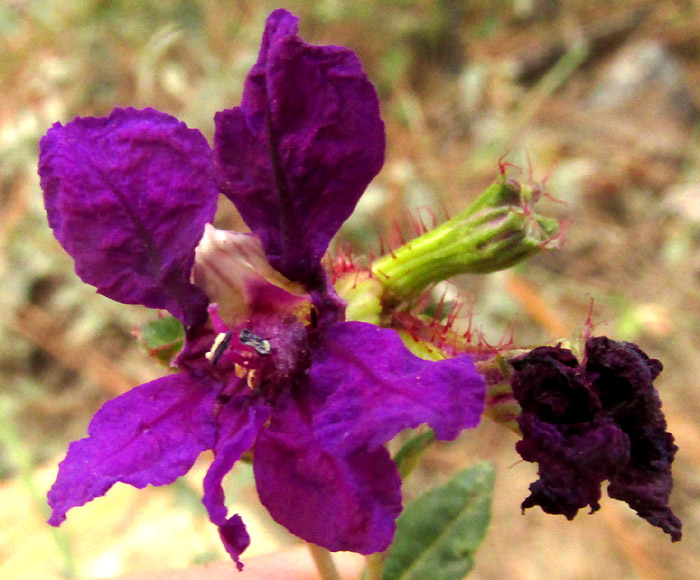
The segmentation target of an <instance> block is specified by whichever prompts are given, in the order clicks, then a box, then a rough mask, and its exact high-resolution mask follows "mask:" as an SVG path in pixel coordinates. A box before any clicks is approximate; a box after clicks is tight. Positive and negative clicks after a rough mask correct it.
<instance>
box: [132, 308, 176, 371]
mask: <svg viewBox="0 0 700 580" xmlns="http://www.w3.org/2000/svg"><path fill="white" fill-rule="evenodd" d="M140 339H141V342H142V343H143V344H144V346H145V347H146V348H147V349H148V351H149V353H150V355H151V356H154V357H156V358H157V359H158V360H159V361H160V362H161V363H163V364H164V365H166V366H168V365H170V363H171V362H172V360H173V359H174V358H175V357H176V356H177V354H178V353H179V352H180V351H181V350H182V344H183V342H184V340H185V329H184V327H183V326H182V323H181V322H180V321H179V320H178V319H177V318H175V317H174V316H165V317H163V318H158V319H156V320H152V321H150V322H146V323H145V324H142V325H141V333H140Z"/></svg>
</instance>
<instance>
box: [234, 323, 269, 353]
mask: <svg viewBox="0 0 700 580" xmlns="http://www.w3.org/2000/svg"><path fill="white" fill-rule="evenodd" d="M238 340H240V341H241V344H245V345H246V346H252V347H253V348H254V349H255V352H257V353H258V354H260V355H266V354H270V351H272V346H271V345H270V341H269V340H266V339H264V338H263V337H262V336H258V335H257V334H253V333H252V332H251V331H250V330H248V329H247V328H244V329H243V330H241V333H240V334H239V335H238Z"/></svg>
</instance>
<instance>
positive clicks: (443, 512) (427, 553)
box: [382, 461, 496, 580]
mask: <svg viewBox="0 0 700 580" xmlns="http://www.w3.org/2000/svg"><path fill="white" fill-rule="evenodd" d="M495 473H496V472H495V469H494V467H493V466H492V465H491V464H490V463H488V462H485V461H484V462H481V463H478V464H476V465H474V466H473V467H471V468H469V469H467V470H465V471H462V472H461V473H459V474H458V475H457V476H456V477H454V478H453V479H452V480H450V481H449V482H448V483H447V484H445V485H443V486H442V487H439V488H437V489H434V490H432V491H429V492H427V493H426V494H424V495H422V496H421V497H419V498H418V499H416V500H415V501H413V502H412V503H410V504H409V505H408V506H407V507H406V509H405V510H404V511H403V513H402V514H401V515H400V516H399V519H398V520H397V522H396V524H397V529H396V536H395V537H394V543H393V544H392V546H391V548H389V552H388V555H387V558H386V560H385V563H384V573H383V576H382V580H426V578H430V579H431V580H462V579H463V578H464V577H465V576H466V575H467V574H468V573H469V571H470V570H471V569H472V568H473V566H474V554H475V552H476V549H477V548H478V547H479V545H480V544H481V542H482V540H483V539H484V536H485V535H486V530H487V528H488V526H489V522H490V519H491V499H492V496H493V487H494V482H495Z"/></svg>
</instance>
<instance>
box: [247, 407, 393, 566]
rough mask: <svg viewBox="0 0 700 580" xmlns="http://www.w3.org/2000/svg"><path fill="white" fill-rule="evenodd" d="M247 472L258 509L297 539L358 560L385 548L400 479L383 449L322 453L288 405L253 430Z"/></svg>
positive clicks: (295, 412)
mask: <svg viewBox="0 0 700 580" xmlns="http://www.w3.org/2000/svg"><path fill="white" fill-rule="evenodd" d="M253 468H254V470H255V480H256V482H257V487H258V495H259V496H260V500H261V501H262V503H263V505H264V506H265V507H266V508H267V509H268V510H269V512H270V514H271V515H272V517H273V518H274V519H275V520H276V521H277V522H278V523H280V524H281V525H283V526H284V527H286V528H287V529H288V530H289V531H290V532H292V533H293V534H296V535H297V536H299V537H300V538H302V539H303V540H306V541H307V542H312V543H314V544H317V545H319V546H322V547H324V548H326V549H328V550H331V551H339V550H347V551H352V552H358V553H360V554H371V553H374V552H381V551H383V550H385V549H386V548H388V547H389V545H390V544H391V540H392V538H393V535H394V529H395V524H394V520H395V519H396V518H397V517H398V515H399V513H400V512H401V494H400V485H401V479H400V477H399V474H398V472H397V470H396V466H395V465H394V462H393V461H392V460H391V458H390V457H389V454H388V452H387V451H386V450H385V449H384V448H383V447H380V448H378V449H375V450H374V451H371V452H365V451H359V452H355V453H352V454H350V455H348V456H345V457H343V456H334V455H330V454H328V453H327V452H325V451H324V450H323V449H321V446H320V445H319V444H318V442H317V441H316V440H315V439H314V436H313V433H312V431H311V429H310V428H309V426H308V424H307V423H306V421H305V420H304V418H302V416H301V414H300V412H299V409H298V408H297V407H295V405H294V404H293V403H290V404H288V406H287V407H286V408H283V409H278V410H276V411H275V415H273V419H272V423H271V425H270V427H269V429H263V430H262V431H261V433H260V436H259V437H258V441H257V443H256V446H255V461H254V462H253Z"/></svg>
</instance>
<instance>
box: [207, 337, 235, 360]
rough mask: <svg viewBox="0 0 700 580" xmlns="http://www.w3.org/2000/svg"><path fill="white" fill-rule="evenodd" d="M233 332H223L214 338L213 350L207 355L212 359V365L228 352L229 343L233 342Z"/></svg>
mask: <svg viewBox="0 0 700 580" xmlns="http://www.w3.org/2000/svg"><path fill="white" fill-rule="evenodd" d="M232 337H233V333H232V332H222V333H220V334H219V335H218V336H217V337H216V340H214V344H213V345H212V347H211V350H210V351H209V352H208V353H207V354H206V355H205V356H206V357H207V359H209V360H210V361H211V364H212V365H215V364H216V363H217V362H219V359H220V358H221V356H222V355H223V354H224V352H226V349H227V348H228V345H229V344H231V338H232Z"/></svg>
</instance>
